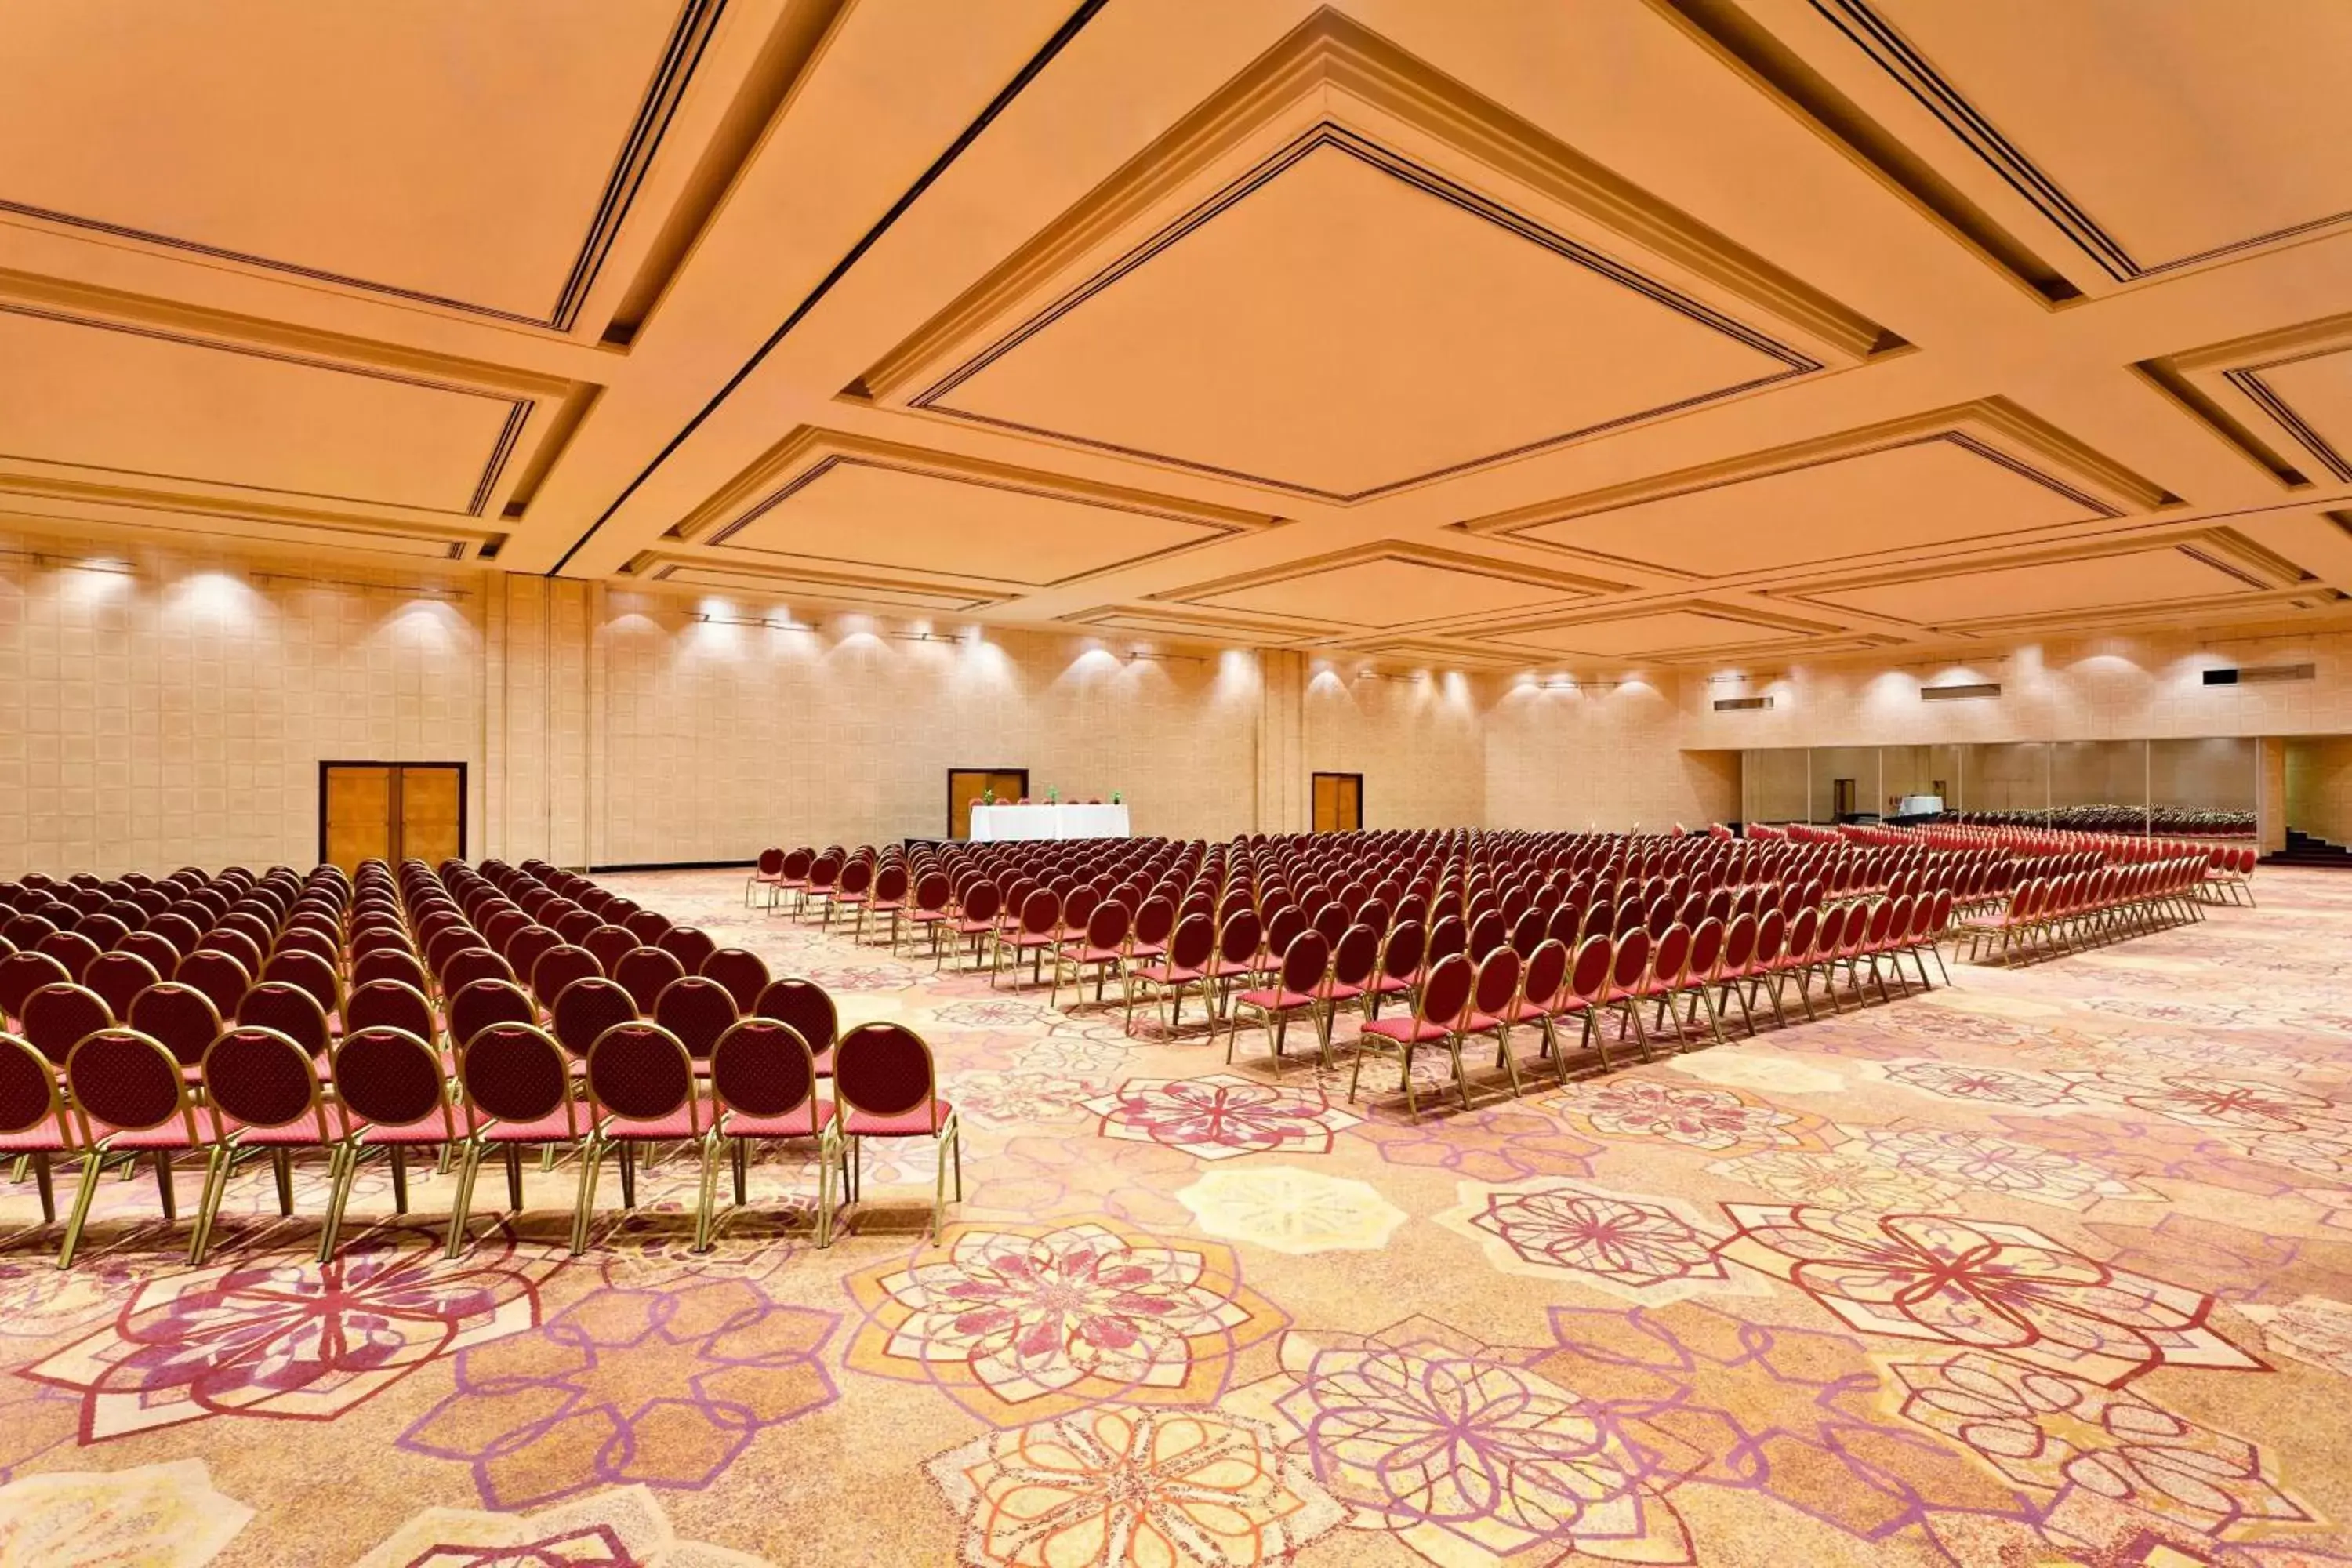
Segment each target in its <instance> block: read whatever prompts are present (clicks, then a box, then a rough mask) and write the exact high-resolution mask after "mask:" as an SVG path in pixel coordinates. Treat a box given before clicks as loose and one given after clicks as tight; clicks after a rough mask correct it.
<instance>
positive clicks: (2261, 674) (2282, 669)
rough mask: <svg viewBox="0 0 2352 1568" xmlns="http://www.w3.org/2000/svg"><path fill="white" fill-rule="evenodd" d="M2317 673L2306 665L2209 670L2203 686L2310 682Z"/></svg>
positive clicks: (2264, 665)
mask: <svg viewBox="0 0 2352 1568" xmlns="http://www.w3.org/2000/svg"><path fill="white" fill-rule="evenodd" d="M2318 673H2319V670H2318V668H2317V667H2316V666H2314V665H2308V664H2253V665H2247V666H2245V667H2244V668H2240V669H2209V670H2207V671H2206V672H2205V684H2206V685H2208V686H2252V685H2255V684H2257V683H2258V682H2261V681H2266V680H2310V679H2315V678H2316V677H2317V675H2318Z"/></svg>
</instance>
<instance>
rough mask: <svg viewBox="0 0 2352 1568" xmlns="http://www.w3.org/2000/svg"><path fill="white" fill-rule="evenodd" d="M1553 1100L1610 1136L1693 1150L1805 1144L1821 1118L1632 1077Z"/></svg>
mask: <svg viewBox="0 0 2352 1568" xmlns="http://www.w3.org/2000/svg"><path fill="white" fill-rule="evenodd" d="M1549 1103H1550V1104H1551V1105H1553V1106H1555V1107H1556V1108H1558V1109H1559V1110H1562V1111H1565V1112H1566V1113H1567V1114H1568V1115H1570V1116H1572V1117H1575V1118H1576V1119H1577V1120H1578V1121H1581V1122H1583V1123H1584V1124H1585V1125H1586V1126H1588V1127H1590V1128H1591V1129H1592V1131H1595V1132H1598V1133H1599V1134H1601V1136H1602V1137H1604V1138H1642V1139H1651V1138H1654V1139H1659V1140H1662V1141H1663V1142H1668V1143H1680V1144H1684V1145H1685V1146H1687V1147H1689V1148H1693V1149H1738V1148H1799V1147H1804V1146H1807V1145H1808V1144H1812V1145H1816V1146H1817V1145H1818V1142H1819V1140H1818V1139H1816V1138H1812V1137H1811V1136H1810V1134H1811V1130H1812V1129H1814V1128H1817V1127H1819V1126H1820V1125H1821V1121H1820V1119H1819V1118H1817V1117H1809V1116H1805V1115H1802V1114H1801V1113H1799V1112H1797V1111H1794V1110H1780V1109H1779V1108H1778V1107H1775V1106H1769V1105H1765V1104H1762V1103H1760V1102H1759V1101H1757V1100H1752V1099H1750V1098H1748V1096H1746V1095H1743V1094H1740V1093H1738V1092H1737V1091H1736V1090H1733V1089H1716V1088H1711V1087H1706V1086H1703V1085H1698V1084H1681V1083H1666V1082H1663V1081H1661V1080H1660V1079H1652V1078H1639V1077H1634V1076H1632V1075H1627V1076H1625V1077H1622V1078H1610V1079H1598V1080H1596V1081H1593V1082H1590V1083H1580V1084H1574V1085H1571V1086H1570V1087H1569V1088H1568V1089H1563V1090H1562V1091H1560V1092H1559V1094H1558V1095H1556V1096H1554V1097H1553V1098H1552V1099H1551V1100H1550V1101H1549Z"/></svg>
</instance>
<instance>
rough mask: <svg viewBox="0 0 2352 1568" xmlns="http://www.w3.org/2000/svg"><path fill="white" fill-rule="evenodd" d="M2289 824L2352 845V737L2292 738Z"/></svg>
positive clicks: (2288, 753) (2287, 754)
mask: <svg viewBox="0 0 2352 1568" xmlns="http://www.w3.org/2000/svg"><path fill="white" fill-rule="evenodd" d="M2285 763H2286V780H2285V786H2286V826H2289V827H2293V828H2297V829H2299V830H2301V831H2302V832H2305V833H2308V834H2311V835H2313V836H2315V837H2320V838H2325V839H2326V840H2327V841H2328V842H2329V843H2331V844H2345V845H2352V736H2341V735H2336V736H2326V737H2321V738H2316V739H2302V740H2290V741H2289V742H2287V743H2286V748H2285Z"/></svg>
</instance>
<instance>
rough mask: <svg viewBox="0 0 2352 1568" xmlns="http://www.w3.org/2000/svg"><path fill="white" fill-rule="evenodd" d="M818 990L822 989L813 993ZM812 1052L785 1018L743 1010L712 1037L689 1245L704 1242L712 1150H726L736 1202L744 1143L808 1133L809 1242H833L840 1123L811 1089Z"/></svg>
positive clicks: (744, 1175) (743, 1172)
mask: <svg viewBox="0 0 2352 1568" xmlns="http://www.w3.org/2000/svg"><path fill="white" fill-rule="evenodd" d="M820 994H822V993H820ZM818 1087H819V1079H818V1078H817V1072H816V1058H815V1055H814V1053H813V1052H812V1051H811V1050H810V1049H809V1042H808V1041H807V1040H806V1039H805V1038H803V1037H802V1035H801V1032H800V1031H799V1030H797V1029H795V1028H793V1026H791V1025H790V1024H785V1023H780V1022H778V1021H777V1020H776V1019H774V1018H771V1017H751V1018H745V1019H743V1020H742V1021H741V1022H740V1023H738V1024H737V1025H736V1026H734V1027H733V1028H731V1029H730V1030H728V1031H727V1032H726V1033H725V1034H724V1035H721V1036H720V1037H719V1044H718V1045H717V1046H715V1047H712V1049H711V1052H710V1097H711V1112H712V1115H711V1125H710V1131H709V1136H708V1137H707V1138H706V1139H705V1140H704V1142H703V1148H702V1194H701V1196H702V1201H701V1206H700V1207H699V1209H698V1211H697V1213H696V1216H695V1233H694V1249H695V1250H696V1251H697V1252H708V1251H709V1250H710V1233H711V1225H712V1205H713V1204H714V1202H715V1200H716V1196H717V1187H718V1179H719V1166H718V1162H719V1152H720V1151H721V1150H722V1149H724V1150H725V1151H726V1153H727V1156H728V1163H729V1166H730V1169H731V1171H732V1173H733V1175H734V1186H735V1207H737V1208H738V1209H740V1208H742V1207H743V1206H744V1205H745V1203H746V1202H747V1201H748V1194H747V1191H746V1189H747V1187H748V1185H749V1182H748V1174H749V1172H748V1168H747V1167H748V1164H749V1150H750V1148H751V1144H753V1143H755V1142H765V1141H768V1140H772V1139H793V1140H797V1139H803V1138H805V1139H808V1140H811V1141H812V1142H814V1143H815V1144H816V1146H817V1202H816V1244H817V1245H818V1246H819V1247H830V1246H832V1245H833V1221H834V1210H835V1204H836V1201H837V1200H836V1196H835V1194H836V1193H837V1192H838V1191H839V1190H840V1189H839V1188H837V1187H836V1186H835V1178H836V1173H838V1176H839V1179H840V1181H841V1182H842V1184H844V1185H845V1184H846V1183H847V1180H848V1175H847V1172H846V1170H845V1168H844V1166H843V1154H844V1150H843V1146H842V1141H841V1134H840V1124H839V1122H838V1121H836V1120H835V1114H834V1106H833V1102H832V1101H831V1100H826V1099H825V1098H824V1096H822V1095H820V1094H819V1093H817V1089H818Z"/></svg>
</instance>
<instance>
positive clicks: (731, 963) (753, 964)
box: [697, 947, 769, 1013]
mask: <svg viewBox="0 0 2352 1568" xmlns="http://www.w3.org/2000/svg"><path fill="white" fill-rule="evenodd" d="M697 973H699V974H700V975H701V976H702V977H703V978H704V979H705V980H715V981H717V982H718V983H719V984H720V985H722V986H724V987H725V988H726V991H727V994H728V995H730V996H731V997H733V998H734V999H735V1010H736V1011H737V1012H738V1013H755V1012H757V1011H759V1004H760V993H761V992H762V991H765V990H766V989H767V988H768V978H769V977H768V964H767V961H766V960H765V959H763V958H761V956H760V955H759V954H758V953H756V952H750V951H748V950H746V949H744V948H740V947H722V948H720V949H719V951H718V952H714V953H712V954H711V955H710V956H709V958H706V959H704V960H703V961H702V967H701V968H700V969H699V970H698V971H697Z"/></svg>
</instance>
